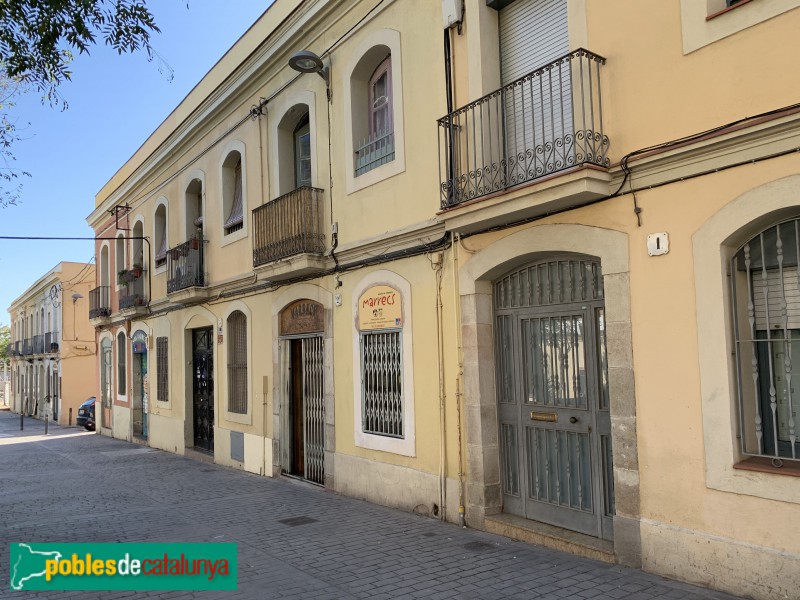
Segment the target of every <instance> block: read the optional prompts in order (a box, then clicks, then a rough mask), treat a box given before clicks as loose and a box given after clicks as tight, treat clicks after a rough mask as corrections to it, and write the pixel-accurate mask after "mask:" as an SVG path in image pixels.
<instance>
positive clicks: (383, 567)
mask: <svg viewBox="0 0 800 600" xmlns="http://www.w3.org/2000/svg"><path fill="white" fill-rule="evenodd" d="M43 433H44V425H43V423H41V422H39V421H35V420H33V419H27V418H26V419H25V430H24V431H23V432H20V431H19V416H18V415H14V414H12V413H10V412H8V411H0V530H2V545H0V579H1V580H2V588H0V589H2V592H0V597H2V598H26V599H28V598H134V597H151V598H164V599H167V598H169V599H172V600H179V599H184V598H196V597H197V598H216V597H220V598H252V599H266V598H287V599H288V598H315V599H317V598H319V599H324V598H331V599H334V598H335V599H339V598H365V599H366V598H369V599H372V600H381V599H387V598H430V599H432V600H438V599H445V598H498V599H500V598H504V599H505V598H536V599H560V598H578V599H590V598H591V599H605V598H625V599H629V600H647V599H651V598H652V599H655V598H661V599H675V600H700V599H715V600H733V597H732V596H728V595H725V594H721V593H717V592H712V591H708V590H704V589H701V588H696V587H692V586H689V585H686V584H683V583H678V582H674V581H669V580H665V579H663V578H661V577H658V576H655V575H650V574H647V573H643V572H640V571H636V570H633V569H628V568H625V567H620V566H614V565H607V564H603V563H600V562H594V561H591V560H586V559H583V558H576V557H573V556H571V555H567V554H562V553H559V552H555V551H551V550H544V549H541V548H538V547H535V546H531V545H527V544H524V543H521V542H516V541H513V540H510V539H507V538H502V537H498V536H495V535H491V534H487V533H483V532H480V531H475V530H471V529H461V528H459V527H457V526H455V525H451V524H445V523H441V522H439V521H435V520H430V519H427V518H423V517H419V516H415V515H412V514H406V513H403V512H399V511H395V510H391V509H387V508H383V507H380V506H376V505H372V504H368V503H366V502H362V501H359V500H354V499H350V498H345V497H342V496H339V495H336V494H334V493H331V492H329V491H326V490H324V489H321V488H317V487H313V486H310V485H306V484H302V483H298V482H294V481H290V480H284V479H278V480H274V479H267V478H263V477H257V476H254V475H250V474H247V473H244V472H240V471H235V470H231V469H227V468H223V467H218V466H215V465H212V464H208V463H203V462H197V461H193V460H190V459H186V458H183V457H181V456H176V455H173V454H169V453H166V452H160V451H155V450H150V449H148V448H146V447H142V446H137V445H134V444H129V443H126V442H121V441H118V440H112V439H109V438H106V437H101V436H98V435H94V434H92V433H89V432H84V431H83V430H82V429H78V428H75V427H73V428H62V427H51V428H50V434H49V435H48V436H47V437H44V435H43ZM298 517H302V518H301V519H297V518H298ZM287 519H295V521H289V522H286V520H287ZM10 542H234V543H236V544H237V545H238V560H239V578H238V590H237V591H235V592H150V593H143V592H47V593H45V592H38V593H36V592H11V591H9V546H8V544H9V543H10Z"/></svg>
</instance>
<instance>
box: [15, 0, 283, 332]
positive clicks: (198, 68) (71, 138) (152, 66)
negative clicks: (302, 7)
mask: <svg viewBox="0 0 800 600" xmlns="http://www.w3.org/2000/svg"><path fill="white" fill-rule="evenodd" d="M270 3H271V1H270V0H228V1H226V2H224V3H223V2H219V0H189V1H188V9H187V2H186V0H151V1H150V2H148V5H149V8H150V10H151V12H152V13H153V15H154V16H155V19H156V22H157V24H158V26H159V28H160V29H161V33H160V34H158V35H156V36H155V37H154V38H153V40H152V44H153V46H154V48H155V50H156V51H157V52H158V53H159V54H160V55H161V56H162V57H163V59H164V61H165V62H166V63H167V64H168V65H169V66H170V67H171V68H172V69H173V71H174V77H173V79H172V81H170V80H169V77H168V75H167V72H166V71H164V72H163V73H159V67H158V64H157V63H156V62H148V61H147V56H146V55H145V54H144V53H143V52H142V53H137V54H133V55H123V56H119V55H117V54H115V53H114V52H113V51H111V50H109V49H108V48H105V47H102V46H97V47H95V48H94V49H93V50H92V53H91V55H90V56H85V55H84V56H78V57H77V58H76V60H75V61H74V63H73V65H72V72H73V76H72V81H71V82H68V83H65V84H64V85H62V86H61V88H60V92H61V95H62V96H63V98H64V99H65V100H66V101H67V102H68V103H69V108H68V109H67V110H66V111H60V110H59V109H52V108H50V107H49V106H48V105H43V104H42V103H41V101H40V96H39V95H38V94H37V93H36V92H35V91H33V92H30V93H29V94H27V95H26V96H24V97H23V98H21V99H19V101H18V103H17V107H16V108H15V109H14V110H13V112H12V117H13V118H14V119H15V120H16V123H17V127H18V128H21V129H23V131H22V135H23V136H24V137H25V139H24V140H23V141H21V142H20V143H18V144H17V145H16V146H15V147H14V154H15V155H16V157H17V162H16V166H17V167H19V168H20V169H24V170H26V171H29V172H31V174H32V177H31V178H25V179H24V180H23V184H24V187H23V191H22V202H21V203H20V204H18V205H17V206H10V207H7V208H0V236H69V237H91V236H92V235H93V232H92V230H91V229H90V228H89V227H88V226H87V225H86V217H87V216H88V214H89V213H90V212H91V211H92V210H93V209H94V196H95V194H96V193H97V192H98V191H99V190H100V188H101V187H102V186H103V185H104V184H105V183H106V182H107V181H108V180H109V179H110V178H111V177H112V176H113V175H114V173H115V172H116V171H117V169H119V168H120V167H121V166H122V165H123V164H124V163H125V161H126V160H127V159H128V158H130V157H131V155H133V153H134V152H135V151H136V149H137V148H138V147H139V146H140V145H141V144H142V143H143V142H144V141H145V139H147V137H148V136H149V135H150V134H151V133H152V132H153V131H154V130H155V129H156V128H157V127H158V125H159V124H160V123H161V122H162V121H163V120H164V118H166V117H167V115H169V113H170V112H171V111H172V109H173V108H175V106H177V104H178V103H179V102H180V101H181V100H182V99H183V98H184V97H185V96H186V94H188V93H189V91H191V89H192V88H193V87H194V86H195V84H197V82H198V81H199V80H200V79H202V77H203V76H204V75H205V74H206V73H207V72H208V70H209V69H210V68H211V67H212V66H213V65H214V63H216V62H217V61H218V60H219V59H220V58H221V57H222V55H223V54H224V53H225V52H226V51H227V50H228V49H229V48H230V47H231V46H232V45H233V44H234V43H235V42H236V40H237V39H239V37H240V36H241V35H242V34H243V33H244V32H245V31H247V29H248V28H249V27H250V25H252V24H253V23H254V22H255V21H256V20H257V19H258V17H259V16H260V15H261V14H262V13H263V12H264V11H265V10H266V8H267V7H268V5H269V4H270ZM27 123H30V125H29V126H26V124H27ZM93 256H94V245H93V244H92V242H91V241H81V242H74V241H60V242H59V241H12V240H0V324H8V322H9V320H10V319H9V315H8V312H6V311H7V309H8V307H9V306H10V304H11V303H12V302H13V301H14V300H15V299H16V298H17V297H18V296H20V295H21V294H22V293H23V292H24V291H25V290H26V289H27V288H28V287H29V286H30V285H31V284H32V283H34V282H35V281H36V280H37V279H39V277H41V276H42V275H44V274H45V273H47V272H48V271H49V270H50V269H52V268H53V267H54V266H55V265H56V264H58V263H59V262H60V261H74V262H89V261H90V260H92V259H93Z"/></svg>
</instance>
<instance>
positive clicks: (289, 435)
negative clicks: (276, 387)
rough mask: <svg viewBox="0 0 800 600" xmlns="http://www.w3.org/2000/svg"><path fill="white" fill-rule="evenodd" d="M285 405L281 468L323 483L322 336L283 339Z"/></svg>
mask: <svg viewBox="0 0 800 600" xmlns="http://www.w3.org/2000/svg"><path fill="white" fill-rule="evenodd" d="M286 351H287V352H288V357H287V358H288V377H287V383H288V386H287V387H288V389H287V400H288V402H287V406H286V410H284V411H283V413H284V415H283V416H284V418H283V424H284V425H283V432H284V435H283V438H284V448H285V453H284V469H285V471H286V472H287V473H289V474H291V475H296V476H298V477H302V478H303V479H307V480H308V481H313V482H314V483H319V484H324V483H325V386H324V367H325V361H324V356H325V345H324V342H323V338H322V336H310V337H298V338H293V339H288V340H286Z"/></svg>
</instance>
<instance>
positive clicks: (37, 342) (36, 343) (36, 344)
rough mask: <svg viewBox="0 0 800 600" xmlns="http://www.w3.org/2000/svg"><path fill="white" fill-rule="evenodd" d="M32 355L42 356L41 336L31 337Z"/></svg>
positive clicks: (42, 344) (42, 341) (42, 343)
mask: <svg viewBox="0 0 800 600" xmlns="http://www.w3.org/2000/svg"><path fill="white" fill-rule="evenodd" d="M33 353H34V354H44V336H43V335H41V334H39V335H35V336H33Z"/></svg>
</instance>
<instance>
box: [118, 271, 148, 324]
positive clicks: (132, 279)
mask: <svg viewBox="0 0 800 600" xmlns="http://www.w3.org/2000/svg"><path fill="white" fill-rule="evenodd" d="M144 276H145V271H144V270H143V269H142V268H141V267H138V268H137V267H134V268H132V269H130V270H129V271H126V272H125V275H124V276H123V277H122V278H121V279H122V280H123V285H124V286H125V287H124V288H123V290H122V291H121V293H120V297H119V309H120V311H123V310H124V311H127V310H129V309H133V311H131V312H134V313H138V312H140V310H141V311H142V312H144V310H145V305H146V304H147V299H146V296H145V290H144Z"/></svg>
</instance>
